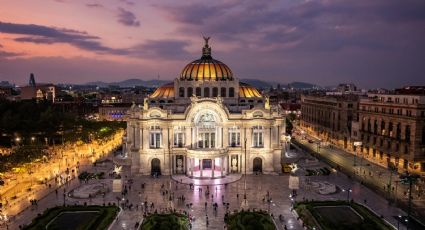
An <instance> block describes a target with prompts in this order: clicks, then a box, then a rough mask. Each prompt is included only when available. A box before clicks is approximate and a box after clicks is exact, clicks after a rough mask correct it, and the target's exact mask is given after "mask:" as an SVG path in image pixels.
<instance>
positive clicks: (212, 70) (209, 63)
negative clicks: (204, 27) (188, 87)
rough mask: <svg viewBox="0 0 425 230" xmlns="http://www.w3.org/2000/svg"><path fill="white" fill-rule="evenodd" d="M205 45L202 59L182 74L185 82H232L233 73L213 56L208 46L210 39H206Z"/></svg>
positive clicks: (186, 68) (187, 67)
mask: <svg viewBox="0 0 425 230" xmlns="http://www.w3.org/2000/svg"><path fill="white" fill-rule="evenodd" d="M204 40H205V45H204V47H202V57H201V59H198V60H195V61H193V62H191V63H189V64H187V65H186V66H185V67H184V69H183V70H182V72H181V74H180V80H183V81H232V80H233V73H232V71H231V70H230V68H229V67H228V66H227V65H226V64H224V63H223V62H221V61H218V60H215V59H214V58H212V56H211V47H210V46H209V45H208V41H209V40H210V37H204Z"/></svg>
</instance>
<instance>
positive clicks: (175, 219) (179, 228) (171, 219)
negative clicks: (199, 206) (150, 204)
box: [140, 213, 190, 230]
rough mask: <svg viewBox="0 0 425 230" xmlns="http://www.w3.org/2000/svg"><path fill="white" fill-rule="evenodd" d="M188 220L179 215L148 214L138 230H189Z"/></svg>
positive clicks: (184, 216)
mask: <svg viewBox="0 0 425 230" xmlns="http://www.w3.org/2000/svg"><path fill="white" fill-rule="evenodd" d="M189 224H190V222H189V218H188V217H187V216H186V215H183V214H180V213H167V214H150V215H148V216H146V217H145V218H144V219H143V222H142V225H141V226H140V230H189Z"/></svg>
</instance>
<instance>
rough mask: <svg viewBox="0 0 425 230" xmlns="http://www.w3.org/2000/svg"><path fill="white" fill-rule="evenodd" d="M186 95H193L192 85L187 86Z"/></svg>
mask: <svg viewBox="0 0 425 230" xmlns="http://www.w3.org/2000/svg"><path fill="white" fill-rule="evenodd" d="M187 96H188V97H191V96H193V88H192V87H189V88H187Z"/></svg>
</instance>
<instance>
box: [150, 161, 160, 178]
mask: <svg viewBox="0 0 425 230" xmlns="http://www.w3.org/2000/svg"><path fill="white" fill-rule="evenodd" d="M151 175H155V176H159V175H161V161H160V160H159V159H158V158H154V159H152V161H151Z"/></svg>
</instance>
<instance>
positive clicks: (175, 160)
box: [124, 43, 285, 178]
mask: <svg viewBox="0 0 425 230" xmlns="http://www.w3.org/2000/svg"><path fill="white" fill-rule="evenodd" d="M207 51H209V53H208V52H207ZM210 52H211V50H210V47H209V46H208V43H206V45H205V46H204V48H203V56H202V58H201V59H199V60H196V61H194V62H192V63H190V64H189V65H188V66H189V67H188V66H187V67H186V68H185V69H184V70H183V71H182V74H181V76H180V77H179V78H177V79H176V80H175V81H174V82H173V83H172V84H167V85H165V86H163V87H160V88H158V89H157V90H156V92H154V93H153V94H152V95H151V96H150V97H149V98H147V99H146V100H145V104H144V105H133V106H132V107H131V109H130V111H129V114H128V116H129V119H128V123H127V136H126V138H125V139H126V141H125V145H126V146H125V148H124V149H125V151H126V153H127V155H128V156H129V157H130V158H131V169H132V172H133V173H140V174H143V175H150V174H162V175H169V174H170V173H171V174H186V175H188V176H190V177H194V178H219V177H224V176H226V175H228V174H229V173H243V172H244V171H245V164H246V171H247V173H253V172H262V173H279V172H281V156H282V149H285V146H283V145H284V142H282V136H283V135H284V133H285V122H284V121H285V119H284V117H283V115H282V114H281V113H280V111H279V109H278V108H273V107H272V108H270V106H269V104H268V100H267V99H266V98H263V96H262V95H261V94H260V93H259V92H258V91H257V90H256V89H255V88H253V87H251V86H249V85H247V84H243V83H240V82H239V80H238V79H237V78H233V74H232V73H231V71H230V69H229V68H228V67H227V66H225V65H224V64H223V63H221V62H218V61H216V60H214V59H212V57H211V56H210ZM217 63H218V64H217ZM190 65H202V66H208V65H209V67H208V68H209V71H208V73H207V70H203V71H204V72H203V73H202V76H203V78H196V76H200V72H199V71H200V70H199V69H201V68H203V67H202V66H200V67H199V66H197V67H196V68H198V70H197V71H198V72H196V73H195V74H194V73H193V71H192V70H191V71H192V72H190V73H188V70H187V68H193V67H191V66H190ZM223 66H225V68H228V70H227V71H228V72H227V73H226V74H227V75H219V74H221V72H223V74H224V71H221V72H218V69H219V68H223ZM206 68H207V67H205V69H206ZM213 68H216V69H217V72H214V71H213ZM207 74H209V75H207ZM192 76H195V79H192ZM239 86H240V87H239ZM229 87H230V88H232V89H231V90H232V91H234V92H232V93H231V92H230V88H229ZM206 88H208V89H206ZM198 89H199V90H198ZM194 90H196V91H198V92H194ZM226 90H227V91H226ZM225 91H226V92H225ZM191 93H192V94H191ZM245 156H246V157H245Z"/></svg>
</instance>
